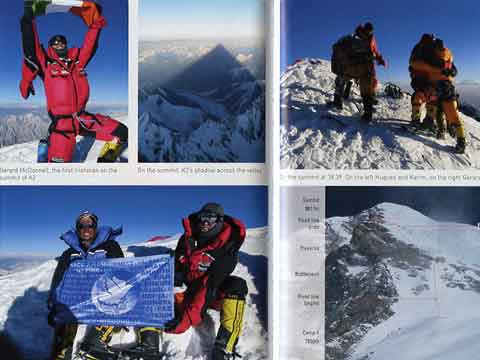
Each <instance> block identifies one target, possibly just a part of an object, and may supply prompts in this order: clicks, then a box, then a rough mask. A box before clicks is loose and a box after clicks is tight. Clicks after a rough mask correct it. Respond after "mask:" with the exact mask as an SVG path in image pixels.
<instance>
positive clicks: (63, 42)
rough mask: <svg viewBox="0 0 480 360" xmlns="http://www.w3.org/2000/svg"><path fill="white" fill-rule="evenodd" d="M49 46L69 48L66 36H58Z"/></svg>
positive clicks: (51, 40)
mask: <svg viewBox="0 0 480 360" xmlns="http://www.w3.org/2000/svg"><path fill="white" fill-rule="evenodd" d="M48 45H49V46H58V45H63V46H67V39H66V38H65V37H64V36H61V35H56V36H54V37H53V38H51V39H50V41H49V43H48Z"/></svg>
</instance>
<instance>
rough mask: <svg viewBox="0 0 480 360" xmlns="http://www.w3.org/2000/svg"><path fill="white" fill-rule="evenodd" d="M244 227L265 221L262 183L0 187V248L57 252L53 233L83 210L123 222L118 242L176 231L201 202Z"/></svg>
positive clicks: (108, 222)
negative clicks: (219, 207) (218, 205)
mask: <svg viewBox="0 0 480 360" xmlns="http://www.w3.org/2000/svg"><path fill="white" fill-rule="evenodd" d="M212 201H214V202H219V203H221V204H223V206H224V208H225V212H226V213H227V214H231V215H233V216H235V217H237V218H239V219H241V220H242V221H244V223H245V224H246V225H247V227H249V228H254V227H261V226H266V225H267V188H266V187H263V186H244V187H240V186H238V187H237V186H223V187H216V186H197V187H193V186H192V187H190V186H187V187H174V186H156V187H153V186H151V187H143V186H138V187H135V186H131V187H121V186H103V187H101V186H88V187H86V186H85V187H75V186H64V187H49V186H35V187H33V186H31V187H29V186H25V187H0V252H5V251H8V252H21V253H48V254H54V255H55V254H59V253H60V252H61V251H62V250H63V249H65V246H66V245H65V243H64V242H63V241H62V240H60V239H59V236H60V235H61V234H62V233H63V232H64V231H67V230H68V229H69V228H71V227H72V226H73V223H74V221H75V218H76V217H77V216H78V214H80V213H81V212H82V211H84V210H90V211H93V212H95V213H96V214H97V215H98V216H99V217H100V223H101V224H103V225H111V226H114V227H116V226H120V225H123V228H124V234H123V235H122V236H121V237H119V238H118V240H119V242H120V244H131V243H138V242H142V241H146V240H148V239H150V238H152V237H153V236H157V235H174V234H177V233H180V232H182V225H181V219H182V218H183V217H185V216H187V215H189V214H190V213H192V212H195V211H197V210H198V209H200V207H201V206H202V205H203V204H204V203H206V202H212Z"/></svg>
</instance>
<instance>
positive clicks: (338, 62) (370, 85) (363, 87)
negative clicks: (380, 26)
mask: <svg viewBox="0 0 480 360" xmlns="http://www.w3.org/2000/svg"><path fill="white" fill-rule="evenodd" d="M332 50H333V51H332V58H331V66H332V72H333V73H334V74H336V75H337V78H336V79H335V93H334V98H333V101H332V102H331V103H330V105H331V106H333V107H335V108H337V109H339V110H341V109H342V107H343V100H344V99H346V98H348V96H349V93H350V91H349V87H350V86H351V83H352V81H353V80H354V81H356V82H358V83H359V85H360V95H361V97H362V101H363V110H364V113H363V116H362V119H363V120H364V121H366V122H370V121H371V120H372V115H373V105H374V103H375V90H376V87H377V85H378V81H377V78H376V72H375V62H376V63H377V64H379V65H382V66H386V65H387V63H386V61H385V59H384V58H383V56H382V55H381V53H380V52H379V50H378V48H377V42H376V40H375V37H374V28H373V25H372V23H370V22H367V23H365V24H363V25H359V26H357V28H356V30H355V33H354V34H352V35H347V36H344V37H342V38H341V39H339V40H338V41H337V42H336V43H335V44H334V45H333V49H332Z"/></svg>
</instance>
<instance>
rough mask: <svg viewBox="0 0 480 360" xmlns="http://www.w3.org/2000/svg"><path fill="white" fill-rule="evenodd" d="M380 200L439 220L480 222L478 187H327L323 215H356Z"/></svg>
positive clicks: (467, 222) (479, 193) (468, 222)
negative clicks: (325, 212)
mask: <svg viewBox="0 0 480 360" xmlns="http://www.w3.org/2000/svg"><path fill="white" fill-rule="evenodd" d="M383 202H391V203H395V204H401V205H406V206H408V207H411V208H412V209H415V210H417V211H420V212H421V213H422V214H425V215H427V216H429V217H431V218H433V219H436V220H439V221H452V222H458V223H464V224H465V223H466V224H471V225H476V224H478V223H480V213H479V211H478V204H479V202H480V188H479V187H473V188H472V187H459V186H452V187H436V186H433V187H404V186H401V187H400V186H397V187H386V186H375V187H371V186H363V187H349V186H342V187H336V186H329V187H327V207H326V210H327V217H334V216H352V215H356V214H358V213H360V212H361V211H363V210H365V209H368V208H370V207H372V206H375V205H377V204H380V203H383ZM479 235H480V231H479Z"/></svg>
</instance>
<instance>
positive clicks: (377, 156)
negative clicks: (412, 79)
mask: <svg viewBox="0 0 480 360" xmlns="http://www.w3.org/2000/svg"><path fill="white" fill-rule="evenodd" d="M335 77H336V75H335V74H333V73H332V72H331V71H330V61H327V60H322V59H303V60H300V61H298V62H297V63H295V64H294V65H291V66H289V67H288V68H287V69H286V71H285V73H284V74H283V76H282V79H281V86H282V90H281V102H282V105H281V106H282V127H281V164H282V168H285V169H465V168H480V156H479V155H480V123H478V122H477V121H476V120H475V119H473V118H471V117H469V116H466V115H465V114H462V113H461V114H460V116H461V117H462V119H463V120H464V122H465V128H466V131H467V143H468V144H467V150H466V154H465V155H458V154H455V153H454V152H453V151H452V150H453V147H454V145H455V139H452V138H450V137H449V136H448V135H447V139H446V140H437V139H436V138H435V137H433V136H425V135H422V134H419V133H412V132H410V131H407V130H406V129H405V128H406V126H407V125H408V124H409V123H410V116H411V103H410V99H411V98H410V96H409V95H407V94H406V95H404V96H403V97H402V98H401V99H394V98H391V97H387V96H385V94H384V85H379V87H378V89H377V100H378V104H377V105H375V108H376V112H375V113H374V115H373V122H372V123H371V124H368V125H367V124H365V123H363V122H362V121H361V119H360V116H361V113H362V112H363V106H362V101H361V98H360V90H359V89H358V87H357V86H356V85H354V86H352V92H351V96H350V99H348V100H346V101H345V102H344V107H343V110H341V111H338V110H333V109H329V108H328V107H327V106H326V104H327V102H328V101H331V100H333V93H334V89H335Z"/></svg>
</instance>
